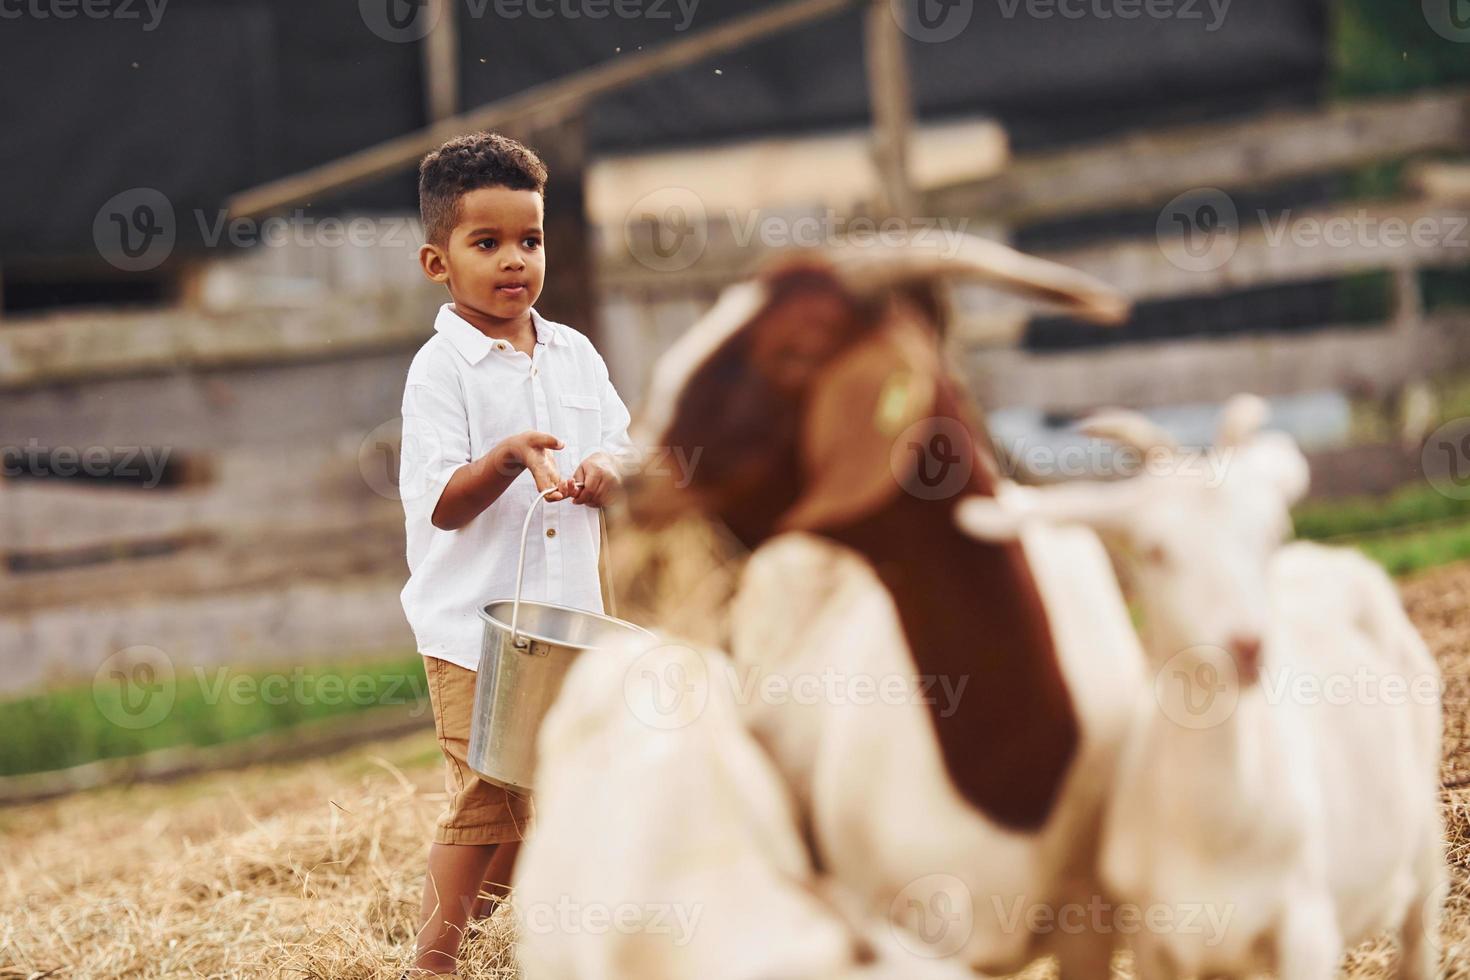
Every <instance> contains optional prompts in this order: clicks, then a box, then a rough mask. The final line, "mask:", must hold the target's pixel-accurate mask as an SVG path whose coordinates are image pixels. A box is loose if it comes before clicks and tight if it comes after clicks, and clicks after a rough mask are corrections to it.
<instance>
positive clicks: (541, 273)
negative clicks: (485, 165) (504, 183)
mask: <svg viewBox="0 0 1470 980" xmlns="http://www.w3.org/2000/svg"><path fill="white" fill-rule="evenodd" d="M541 220H542V200H541V195H540V193H538V192H537V191H513V190H510V189H509V188H506V187H482V188H480V189H478V190H473V191H470V192H468V193H467V194H465V195H464V196H463V197H461V198H460V199H459V220H458V221H457V222H456V223H455V226H454V230H453V231H451V232H450V234H449V240H448V241H447V242H445V243H444V244H443V245H434V244H428V245H424V246H423V247H422V248H421V249H420V250H419V261H420V262H421V263H422V264H423V267H424V274H425V275H427V276H428V277H429V278H430V279H432V280H433V281H434V282H442V283H445V284H446V285H447V286H448V287H449V295H450V296H451V297H453V299H454V305H455V308H456V309H458V310H459V312H460V313H461V314H462V315H466V316H467V318H470V319H473V317H474V316H476V315H479V316H482V317H486V318H489V319H492V320H512V321H514V320H519V319H521V318H522V317H526V316H528V312H529V310H530V309H531V305H532V304H533V303H535V302H536V298H537V297H538V296H540V295H541V286H542V284H543V282H544V281H545V279H546V252H545V250H544V242H543V237H542V229H541Z"/></svg>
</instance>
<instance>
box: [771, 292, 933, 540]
mask: <svg viewBox="0 0 1470 980" xmlns="http://www.w3.org/2000/svg"><path fill="white" fill-rule="evenodd" d="M939 370H940V364H939V357H938V351H937V349H936V347H935V338H934V336H933V333H932V331H929V330H928V329H927V328H925V327H924V326H922V325H921V324H920V322H919V321H918V320H917V319H916V317H915V314H913V313H912V312H911V311H905V310H903V309H902V308H896V309H894V310H892V311H890V313H889V315H888V316H886V317H885V318H884V320H883V321H882V322H881V323H880V324H879V325H878V326H877V327H876V328H874V330H873V331H872V332H871V333H870V334H869V335H868V336H867V337H865V338H864V339H863V340H861V341H859V342H858V343H855V344H852V345H851V346H850V347H848V348H847V349H846V350H844V351H842V352H840V353H839V354H838V355H837V356H836V357H834V358H833V359H832V360H830V361H828V362H827V363H826V364H825V365H823V367H822V369H821V371H819V372H818V374H817V376H816V377H815V378H814V379H813V381H812V384H811V386H810V388H809V392H808V402H807V409H806V417H805V427H804V429H803V431H802V437H801V465H802V469H803V479H802V486H803V491H802V495H801V498H800V499H799V500H798V501H797V502H796V505H795V506H794V507H792V509H791V510H790V511H788V512H787V513H786V515H785V517H784V518H782V520H781V525H780V526H781V529H782V530H785V531H796V530H815V529H818V528H823V527H831V526H833V525H836V524H842V523H846V522H848V521H851V520H854V519H856V518H858V517H861V516H862V515H864V514H868V513H871V512H873V511H874V510H877V509H878V508H879V507H881V506H882V505H883V504H885V503H886V502H887V501H888V500H889V499H891V498H892V497H893V496H894V495H895V494H897V493H899V492H900V488H899V483H898V480H897V479H896V478H895V477H894V475H893V472H892V469H891V467H890V465H889V454H890V452H891V451H892V448H893V443H894V440H895V439H896V438H897V437H898V435H899V434H900V433H901V432H903V431H904V430H905V429H907V428H908V427H909V426H910V425H913V424H914V423H915V422H917V421H919V420H920V419H922V418H924V417H925V416H926V415H927V414H929V413H930V412H932V410H933V406H934V400H935V392H936V388H937V384H938V372H939Z"/></svg>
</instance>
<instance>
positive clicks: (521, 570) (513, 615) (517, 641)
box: [510, 483, 582, 650]
mask: <svg viewBox="0 0 1470 980" xmlns="http://www.w3.org/2000/svg"><path fill="white" fill-rule="evenodd" d="M573 486H575V487H576V488H577V489H578V490H580V489H582V484H580V483H576V484H573ZM558 489H559V488H558V487H556V486H550V487H547V488H546V489H545V490H542V491H541V492H540V493H538V494H536V499H535V501H533V502H532V504H531V506H530V508H529V509H527V511H526V519H525V520H524V521H522V522H521V554H520V557H519V558H517V559H516V596H515V599H514V600H513V601H512V602H511V606H510V645H511V646H513V647H515V648H516V649H517V650H524V649H526V647H528V646H530V645H531V641H530V640H527V639H526V638H525V637H523V636H519V635H517V633H516V626H517V624H518V623H519V622H520V619H521V579H522V577H523V576H524V575H525V572H526V534H527V533H528V532H529V531H530V530H531V518H532V517H534V516H536V505H537V504H539V503H543V502H545V500H546V498H547V496H548V495H549V494H552V493H554V492H556V490H558Z"/></svg>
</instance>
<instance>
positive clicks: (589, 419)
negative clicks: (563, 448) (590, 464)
mask: <svg viewBox="0 0 1470 980" xmlns="http://www.w3.org/2000/svg"><path fill="white" fill-rule="evenodd" d="M561 407H562V416H563V417H564V418H565V419H566V422H567V434H566V435H563V436H562V440H563V441H564V442H566V443H567V451H568V454H569V455H571V456H574V457H575V458H576V462H579V463H580V462H581V461H582V460H583V459H586V458H587V454H588V453H591V452H594V451H595V450H596V449H597V447H598V446H599V445H600V444H601V443H602V401H601V400H600V399H599V398H598V397H597V396H596V395H582V394H576V393H574V392H563V393H562V395H561ZM558 435H560V433H558Z"/></svg>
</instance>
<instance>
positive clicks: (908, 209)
mask: <svg viewBox="0 0 1470 980" xmlns="http://www.w3.org/2000/svg"><path fill="white" fill-rule="evenodd" d="M866 18H867V20H866V39H867V43H866V51H867V66H868V101H869V104H870V105H871V106H872V111H873V159H874V162H875V163H876V164H877V167H878V185H879V202H880V203H879V210H881V211H882V212H883V213H884V214H889V215H900V216H906V215H912V214H913V212H914V193H913V187H912V185H911V184H910V182H909V160H908V149H909V132H910V131H911V130H912V129H913V103H912V96H911V94H910V91H909V74H908V59H907V58H906V57H905V51H904V34H903V32H902V30H900V29H899V26H898V21H896V20H894V17H893V13H892V11H891V10H890V9H889V3H888V0H870V2H869V4H868V10H867V14H866Z"/></svg>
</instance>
